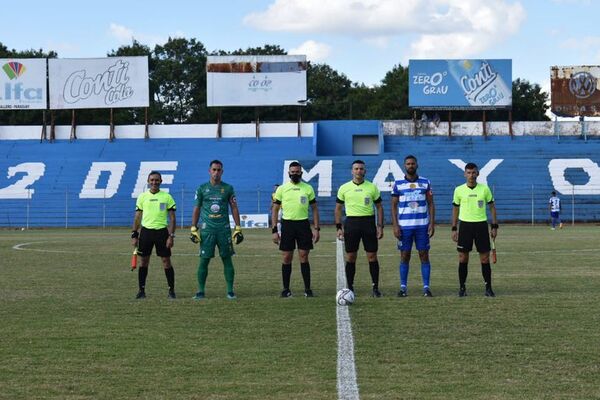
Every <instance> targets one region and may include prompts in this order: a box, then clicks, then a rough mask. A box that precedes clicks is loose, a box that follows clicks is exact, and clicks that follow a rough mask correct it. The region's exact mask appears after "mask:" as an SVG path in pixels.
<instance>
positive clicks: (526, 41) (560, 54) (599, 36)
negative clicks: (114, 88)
mask: <svg viewBox="0 0 600 400" xmlns="http://www.w3.org/2000/svg"><path fill="white" fill-rule="evenodd" d="M23 5H24V6H25V7H17V8H15V9H14V11H12V12H11V11H10V10H9V8H8V7H4V8H3V14H5V15H4V18H2V29H1V34H0V42H1V43H2V44H4V45H5V46H6V47H8V48H9V49H16V50H26V49H44V50H54V51H56V52H57V53H58V55H59V57H60V58H86V57H104V56H106V54H107V53H109V52H110V51H111V50H116V49H118V48H119V47H120V46H122V45H127V44H131V41H132V39H133V38H135V39H136V40H137V41H139V42H141V43H143V44H146V45H148V46H150V47H151V48H152V47H154V45H156V44H164V43H165V42H166V41H167V39H168V38H169V37H184V38H188V39H190V38H195V39H196V40H198V41H200V42H202V43H203V44H204V46H205V48H206V49H207V50H208V51H209V52H210V51H213V50H227V51H233V50H236V49H239V48H242V49H246V48H248V47H256V46H264V45H265V44H274V45H279V46H281V47H282V48H283V49H285V50H286V51H287V52H288V53H289V54H305V55H307V57H308V59H309V60H311V61H313V62H317V63H327V64H328V65H330V66H331V67H332V68H334V69H335V70H337V71H338V72H340V73H343V74H345V75H346V76H347V77H348V78H349V79H350V80H352V81H353V82H357V83H364V84H366V85H368V86H373V85H377V84H380V83H381V80H382V79H383V78H384V77H385V74H386V72H388V71H390V70H391V69H392V68H393V67H394V66H395V65H398V64H400V65H403V66H407V65H408V60H409V59H413V58H415V59H421V58H431V59H436V58H437V59H446V58H488V59H492V58H508V59H512V67H513V80H514V79H516V78H521V79H526V80H528V81H530V82H532V83H538V84H540V85H541V86H542V88H543V89H544V90H546V91H549V88H550V66H552V65H559V66H562V65H600V29H599V28H598V23H597V16H598V15H600V1H595V0H485V1H479V0H220V1H202V0H199V1H183V0H170V1H155V0H144V1H126V0H119V1H115V0H103V1H101V2H100V1H89V2H86V1H81V0H78V1H71V0H54V1H51V2H50V1H47V0H45V1H39V0H32V1H30V2H28V3H26V4H25V3H24V4H23ZM10 14H12V16H10Z"/></svg>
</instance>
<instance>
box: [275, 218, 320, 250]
mask: <svg viewBox="0 0 600 400" xmlns="http://www.w3.org/2000/svg"><path fill="white" fill-rule="evenodd" d="M296 244H298V249H299V250H310V249H312V248H313V242H312V231H311V230H310V222H308V220H307V219H303V220H300V221H291V220H286V219H282V220H281V240H280V241H279V250H281V251H294V249H295V248H296Z"/></svg>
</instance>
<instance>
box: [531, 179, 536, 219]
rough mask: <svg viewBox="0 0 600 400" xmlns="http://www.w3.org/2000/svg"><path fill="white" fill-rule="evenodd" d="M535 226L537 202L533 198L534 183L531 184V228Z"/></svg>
mask: <svg viewBox="0 0 600 400" xmlns="http://www.w3.org/2000/svg"><path fill="white" fill-rule="evenodd" d="M534 225H535V202H534V197H533V183H532V184H531V226H534Z"/></svg>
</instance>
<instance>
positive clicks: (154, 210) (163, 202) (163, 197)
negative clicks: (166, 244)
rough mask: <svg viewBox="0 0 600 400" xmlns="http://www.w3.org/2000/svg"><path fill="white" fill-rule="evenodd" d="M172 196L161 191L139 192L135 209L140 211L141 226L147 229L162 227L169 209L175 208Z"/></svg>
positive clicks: (165, 223)
mask: <svg viewBox="0 0 600 400" xmlns="http://www.w3.org/2000/svg"><path fill="white" fill-rule="evenodd" d="M176 208H177V207H176V205H175V200H173V197H172V196H171V195H170V194H169V193H167V192H163V191H160V190H159V191H158V192H156V193H152V192H151V191H149V190H148V191H146V192H144V193H142V194H140V195H139V196H138V198H137V201H136V202H135V209H136V211H141V212H142V226H143V227H144V228H147V229H163V228H166V227H167V225H168V221H167V216H168V214H169V210H176Z"/></svg>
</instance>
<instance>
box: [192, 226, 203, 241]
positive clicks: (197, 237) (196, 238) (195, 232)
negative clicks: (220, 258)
mask: <svg viewBox="0 0 600 400" xmlns="http://www.w3.org/2000/svg"><path fill="white" fill-rule="evenodd" d="M190 240H191V241H192V242H194V243H196V244H198V243H200V240H201V239H200V232H198V228H197V227H195V226H192V227H191V228H190Z"/></svg>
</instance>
